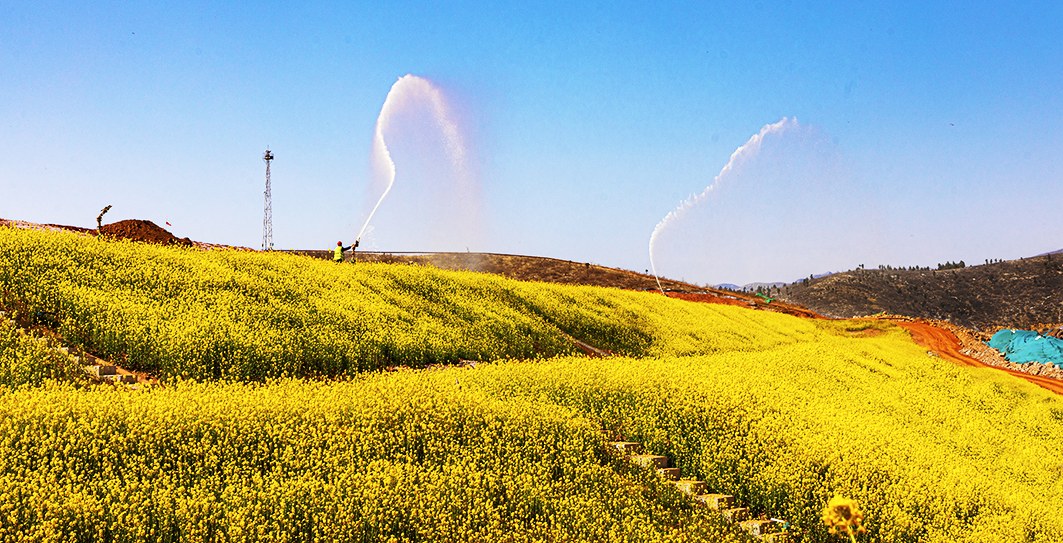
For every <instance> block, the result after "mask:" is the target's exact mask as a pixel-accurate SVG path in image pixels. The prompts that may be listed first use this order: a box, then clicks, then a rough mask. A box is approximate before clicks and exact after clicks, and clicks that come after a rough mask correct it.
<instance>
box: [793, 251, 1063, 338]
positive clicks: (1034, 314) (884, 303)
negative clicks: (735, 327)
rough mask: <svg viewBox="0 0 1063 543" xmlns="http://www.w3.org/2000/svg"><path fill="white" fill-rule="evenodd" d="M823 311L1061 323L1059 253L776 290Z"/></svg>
mask: <svg viewBox="0 0 1063 543" xmlns="http://www.w3.org/2000/svg"><path fill="white" fill-rule="evenodd" d="M781 296H782V298H784V299H785V300H788V301H790V302H793V303H797V304H801V305H804V306H806V307H808V308H810V309H813V310H815V311H818V312H820V313H822V314H824V315H827V316H831V317H838V318H849V317H853V316H859V315H872V314H875V313H880V312H883V311H885V312H887V313H894V314H899V315H907V316H912V317H922V318H930V319H939V320H947V321H950V322H952V323H955V324H959V325H962V326H967V327H970V328H975V329H978V330H988V329H994V328H1001V327H1018V328H1031V327H1038V326H1043V325H1045V324H1052V323H1057V324H1058V323H1063V257H1060V256H1058V255H1056V256H1052V255H1045V256H1038V257H1033V258H1025V259H1021V260H1010V261H1005V262H999V263H994V264H987V265H979V266H969V267H966V268H960V269H953V270H942V271H909V270H853V271H847V272H842V273H836V274H834V275H830V276H828V277H823V278H820V279H814V280H811V281H808V282H804V281H801V282H798V283H795V284H792V285H788V286H786V287H784V288H783V289H782V290H781Z"/></svg>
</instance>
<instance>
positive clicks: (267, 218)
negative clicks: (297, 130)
mask: <svg viewBox="0 0 1063 543" xmlns="http://www.w3.org/2000/svg"><path fill="white" fill-rule="evenodd" d="M262 160H265V161H266V206H265V211H263V216H262V250H263V251H272V250H273V196H272V195H271V194H270V190H269V163H270V162H271V161H272V160H273V153H271V152H270V151H269V147H266V154H264V155H262Z"/></svg>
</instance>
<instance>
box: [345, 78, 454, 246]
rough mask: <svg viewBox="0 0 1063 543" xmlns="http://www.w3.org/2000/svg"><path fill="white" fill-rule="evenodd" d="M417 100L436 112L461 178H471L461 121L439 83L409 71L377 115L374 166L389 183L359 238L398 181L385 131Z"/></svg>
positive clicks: (451, 157)
mask: <svg viewBox="0 0 1063 543" xmlns="http://www.w3.org/2000/svg"><path fill="white" fill-rule="evenodd" d="M414 103H425V104H427V105H428V106H429V107H430V108H431V110H432V116H433V117H434V118H435V121H436V123H437V124H438V125H439V129H440V131H441V132H442V134H443V142H444V146H445V147H446V151H447V155H448V156H449V157H450V161H451V163H452V164H453V166H454V169H455V171H456V172H457V174H458V178H459V180H461V181H462V182H466V183H467V182H468V179H469V176H468V172H467V171H466V164H465V154H466V153H465V144H464V142H463V140H462V138H461V132H460V131H459V130H458V125H457V124H456V123H455V122H454V120H453V119H452V117H451V115H450V111H449V107H448V105H447V100H446V97H445V96H444V95H443V92H442V91H440V90H439V88H438V87H436V86H435V84H433V83H432V82H431V81H429V80H427V79H425V78H423V77H418V76H416V75H413V74H406V75H404V76H402V77H400V78H399V80H398V81H396V82H395V84H394V85H392V86H391V90H389V91H388V95H387V98H385V99H384V105H383V106H381V108H380V115H378V116H377V119H376V131H375V133H374V134H373V151H372V157H373V166H374V168H375V169H377V171H378V172H380V173H381V174H383V175H384V176H385V178H386V179H387V186H386V188H385V189H384V193H383V194H381V195H380V199H379V200H377V202H376V205H375V206H373V210H372V211H370V212H369V216H368V217H366V218H365V223H364V224H362V228H361V230H359V231H358V236H357V237H356V238H355V239H356V240H361V239H362V235H364V234H365V231H366V229H367V228H368V227H369V222H370V221H372V220H373V215H375V214H376V210H377V209H378V208H380V204H381V203H383V202H384V198H386V197H387V195H388V193H389V192H391V187H392V186H394V185H395V172H396V169H395V161H394V160H392V158H391V151H389V150H388V144H387V140H386V139H385V137H384V133H385V131H386V130H387V128H388V126H389V125H390V123H391V120H392V118H393V117H394V116H395V114H396V113H397V112H401V111H402V110H404V109H405V108H406V107H408V106H409V105H410V104H414Z"/></svg>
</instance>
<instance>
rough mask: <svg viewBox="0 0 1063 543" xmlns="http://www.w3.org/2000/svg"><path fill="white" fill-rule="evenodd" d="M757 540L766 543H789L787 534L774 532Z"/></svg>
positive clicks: (758, 537)
mask: <svg viewBox="0 0 1063 543" xmlns="http://www.w3.org/2000/svg"><path fill="white" fill-rule="evenodd" d="M757 539H759V540H761V541H765V542H766V543H790V534H789V533H788V532H775V533H773V534H764V535H760V536H757Z"/></svg>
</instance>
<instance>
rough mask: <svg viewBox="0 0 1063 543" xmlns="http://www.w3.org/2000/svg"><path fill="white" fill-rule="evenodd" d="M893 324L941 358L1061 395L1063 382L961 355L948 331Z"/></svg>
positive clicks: (919, 324) (923, 324)
mask: <svg viewBox="0 0 1063 543" xmlns="http://www.w3.org/2000/svg"><path fill="white" fill-rule="evenodd" d="M894 324H896V325H897V326H900V327H901V328H904V329H905V330H908V333H910V334H911V335H912V339H913V340H914V341H915V342H916V343H918V344H919V345H922V346H923V347H926V348H927V349H930V350H931V351H934V352H935V353H937V354H938V355H939V356H941V357H942V358H946V359H948V360H951V361H953V362H956V363H957V364H961V365H964V366H974V367H987V368H993V369H995V370H998V371H1003V372H1007V373H1010V374H1011V375H1014V376H1015V377H1018V378H1020V379H1026V380H1027V381H1029V382H1031V383H1033V384H1035V385H1037V386H1040V387H1042V388H1045V389H1048V390H1051V391H1052V392H1055V393H1056V394H1063V381H1060V380H1059V379H1052V378H1051V377H1042V376H1040V375H1030V374H1028V373H1023V372H1021V371H1015V370H1011V369H1007V368H997V367H994V366H990V365H988V364H985V363H983V362H981V361H979V360H976V359H974V358H971V357H970V356H967V355H965V354H963V353H962V352H960V349H961V347H960V340H959V339H958V338H957V337H956V335H955V334H953V333H952V332H950V331H948V330H945V329H943V328H938V327H937V326H934V325H932V324H930V323H927V322H922V321H900V320H898V321H894Z"/></svg>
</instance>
